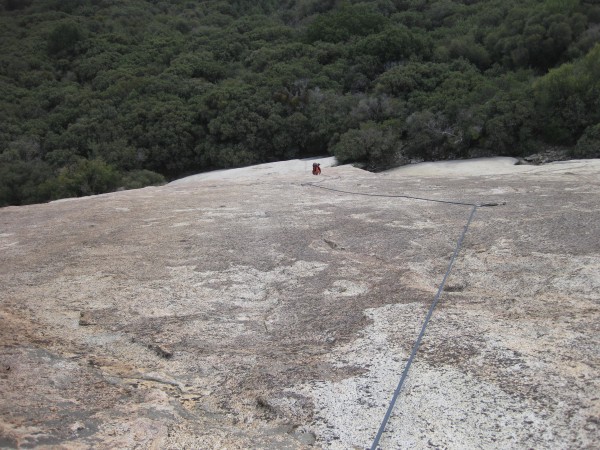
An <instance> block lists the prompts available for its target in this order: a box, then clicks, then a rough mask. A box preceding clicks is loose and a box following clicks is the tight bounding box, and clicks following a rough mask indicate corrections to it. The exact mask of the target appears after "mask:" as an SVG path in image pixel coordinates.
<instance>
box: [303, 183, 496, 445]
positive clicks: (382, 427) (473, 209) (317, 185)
mask: <svg viewBox="0 0 600 450" xmlns="http://www.w3.org/2000/svg"><path fill="white" fill-rule="evenodd" d="M324 181H326V180H323V181H320V182H317V183H304V184H302V186H308V187H313V188H318V189H324V190H327V191H333V192H339V193H344V194H350V195H361V196H368V197H387V198H407V199H412V200H420V201H426V202H435V203H446V204H450V205H459V206H470V207H471V213H470V214H469V218H468V219H467V222H466V224H465V226H464V228H463V230H462V233H461V234H460V237H459V239H458V241H457V243H456V247H455V248H454V253H453V254H452V258H451V259H450V263H449V264H448V268H447V270H446V273H445V274H444V278H443V279H442V282H441V283H440V285H439V287H438V290H437V293H436V294H435V297H434V298H433V302H432V303H431V306H430V307H429V311H427V316H426V317H425V320H424V321H423V325H422V326H421V332H420V333H419V336H418V337H417V340H416V341H415V343H414V345H413V348H412V351H411V353H410V356H409V358H408V360H407V362H406V365H405V366H404V370H403V371H402V375H401V376H400V381H399V382H398V386H397V387H396V390H395V391H394V394H393V395H392V399H391V401H390V404H389V406H388V409H387V411H386V413H385V416H384V417H383V420H382V421H381V425H380V426H379V430H378V431H377V435H376V436H375V439H374V440H373V444H372V445H371V450H376V449H377V448H378V446H379V441H380V439H381V436H382V435H383V433H384V431H385V427H386V426H387V423H388V421H389V419H390V416H391V415H392V411H393V409H394V406H395V404H396V400H397V399H398V396H399V395H400V392H401V391H402V387H403V385H404V381H405V380H406V377H407V376H408V371H409V370H410V367H411V365H412V363H413V361H414V359H415V357H416V355H417V351H418V350H419V347H420V345H421V341H422V340H423V336H424V335H425V330H426V329H427V325H428V324H429V321H430V319H431V316H432V315H433V311H434V310H435V307H436V306H437V304H438V302H439V301H440V298H441V296H442V293H443V292H444V286H445V285H446V280H447V279H448V276H449V275H450V272H451V271H452V266H453V265H454V261H455V260H456V257H457V255H458V252H459V251H460V249H461V247H462V244H463V240H464V238H465V235H466V234H467V231H468V230H469V226H470V225H471V222H472V220H473V217H474V216H475V212H476V211H477V209H478V208H482V207H490V206H498V205H503V204H506V203H505V202H502V203H496V202H487V203H469V202H461V201H453V200H439V199H432V198H424V197H415V196H410V195H399V194H373V193H365V192H352V191H345V190H342V189H335V188H330V187H326V186H321V185H320V184H321V183H323V182H324Z"/></svg>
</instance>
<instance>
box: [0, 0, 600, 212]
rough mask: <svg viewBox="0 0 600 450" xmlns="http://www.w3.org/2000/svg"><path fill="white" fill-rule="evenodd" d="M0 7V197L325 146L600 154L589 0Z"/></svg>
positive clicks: (179, 0)
mask: <svg viewBox="0 0 600 450" xmlns="http://www.w3.org/2000/svg"><path fill="white" fill-rule="evenodd" d="M0 5H1V6H0V36H1V47H0V105H1V106H0V206H3V205H11V204H14V205H20V204H27V203H35V202H43V201H47V200H50V199H55V198H61V197H72V196H79V195H89V194H96V193H102V192H108V191H114V190H117V189H120V188H136V187H142V186H146V185H151V184H159V183H162V182H164V181H165V180H169V179H173V178H177V177H181V176H184V175H187V174H191V173H197V172H201V171H205V170H211V169H216V168H227V167H236V166H243V165H248V164H253V163H259V162H267V161H274V160H282V159H290V158H297V157H307V156H313V155H324V154H332V155H335V156H336V157H337V158H338V160H339V161H340V162H358V163H361V164H362V165H363V167H366V168H367V169H369V170H381V169H385V168H388V167H393V166H397V165H401V164H404V163H407V162H410V161H420V160H438V159H447V158H468V157H476V156H489V155H511V156H519V155H527V154H529V153H533V152H536V151H539V150H540V149H543V148H549V147H553V146H554V147H556V146H560V147H561V148H567V149H569V151H570V152H571V156H573V157H599V156H600V0H587V1H579V0H545V1H541V0H455V1H452V0H371V1H351V0H347V1H336V0H280V1H276V0H230V1H222V0H214V1H213V0H197V1H194V0H171V1H162V0H128V1H117V0H2V2H1V3H0Z"/></svg>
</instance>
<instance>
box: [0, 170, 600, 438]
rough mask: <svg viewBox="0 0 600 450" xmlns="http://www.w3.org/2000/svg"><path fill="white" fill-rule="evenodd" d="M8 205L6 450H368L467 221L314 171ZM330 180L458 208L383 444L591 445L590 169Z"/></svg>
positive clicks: (0, 390) (599, 403)
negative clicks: (54, 449) (53, 449)
mask: <svg viewBox="0 0 600 450" xmlns="http://www.w3.org/2000/svg"><path fill="white" fill-rule="evenodd" d="M264 168H266V169H268V170H262V171H261V170H257V173H259V174H261V175H262V174H265V176H260V177H259V176H254V177H251V176H249V177H246V178H240V179H237V180H232V179H229V180H219V179H206V180H204V181H203V180H202V179H199V180H194V179H192V180H188V181H187V182H181V183H175V184H172V185H168V186H164V187H159V188H146V189H141V190H135V191H126V192H120V193H114V194H108V195H102V196H96V197H89V198H82V199H75V200H69V201H61V202H54V203H50V204H44V205H35V206H27V207H9V208H4V209H1V210H0V267H1V270H0V283H1V286H2V290H1V291H0V323H1V326H0V349H1V350H0V399H1V401H0V447H17V446H21V447H23V448H27V447H34V446H37V447H43V446H55V445H58V446H59V448H91V447H94V448H134V447H137V448H157V449H158V448H161V449H162V448H304V447H309V446H316V447H325V448H340V449H342V448H344V449H345V448H364V447H367V446H370V444H371V441H372V439H373V437H374V435H375V433H376V432H377V428H378V427H379V423H380V421H381V419H382V418H383V415H384V413H385V410H386V407H387V404H388V402H389V400H390V398H391V395H392V392H393V390H394V388H395V387H396V384H397V382H398V378H399V376H400V373H401V371H402V368H403V365H404V362H405V360H406V358H407V356H408V354H409V352H410V350H411V347H412V345H413V342H414V340H415V338H416V336H417V334H418V332H419V329H420V326H421V323H422V321H423V319H424V316H425V313H426V311H427V308H428V307H429V305H430V303H431V301H432V299H433V296H434V295H435V292H436V290H437V287H438V285H439V283H440V282H441V280H442V277H443V275H444V272H445V271H446V268H447V266H448V262H449V259H450V256H451V254H452V252H453V250H454V247H455V245H456V242H457V239H458V237H459V235H460V233H461V231H462V229H463V227H464V225H465V223H466V220H467V218H468V215H469V212H470V208H469V207H468V206H457V205H449V204H442V203H431V202H426V201H421V200H412V199H406V198H388V197H368V196H358V195H352V194H344V193H336V192H331V191H326V190H322V189H318V188H315V187H308V186H302V183H304V182H312V181H315V180H317V178H316V177H312V176H311V175H310V173H309V172H310V168H308V170H306V171H302V172H299V173H296V174H294V173H288V174H286V175H285V176H279V175H278V174H277V165H271V166H264V167H263V169H264ZM318 180H319V181H320V182H322V185H323V186H328V187H334V188H336V189H342V190H347V191H353V192H361V193H376V194H392V195H396V194H404V195H411V196H417V197H426V198H432V199H452V200H460V201H465V202H487V201H491V202H499V203H501V202H506V204H505V205H500V206H497V207H492V208H481V209H479V210H478V211H477V213H476V216H475V219H474V221H473V223H472V225H471V227H470V229H469V231H468V233H467V235H466V239H465V241H464V244H463V248H462V250H461V252H460V254H459V256H458V258H457V260H456V263H455V266H454V269H453V271H452V274H451V276H450V278H449V279H448V282H447V286H446V292H445V293H444V295H443V297H442V302H441V303H440V304H439V306H438V309H437V310H436V311H435V313H434V316H433V320H432V322H431V324H430V327H429V329H428V330H427V333H426V335H425V339H424V342H423V345H422V347H421V349H420V351H419V353H418V355H417V359H416V362H415V364H414V365H413V367H412V369H411V372H410V375H409V378H408V382H407V385H406V387H405V389H404V391H403V393H402V394H401V396H400V399H399V401H398V404H397V405H396V408H395V412H394V414H393V416H392V418H391V421H390V424H389V426H388V431H387V432H386V433H385V434H384V436H383V439H382V441H381V446H382V448H427V447H437V448H456V449H459V448H593V447H595V446H597V444H598V442H600V300H599V296H600V294H599V292H600V275H599V274H600V239H599V237H600V226H599V223H600V196H599V194H600V187H599V182H600V161H577V162H566V163H555V164H550V165H546V166H540V167H533V166H515V171H514V172H513V173H504V174H499V175H493V176H489V175H488V176H486V177H479V176H455V175H454V176H450V177H440V176H437V177H435V178H431V177H427V176H423V175H421V176H417V175H414V174H413V175H410V176H409V175H403V173H402V172H390V173H383V174H377V175H375V174H370V173H366V172H362V171H360V170H358V169H353V168H351V167H338V168H328V169H326V170H324V176H322V177H321V178H318Z"/></svg>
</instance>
